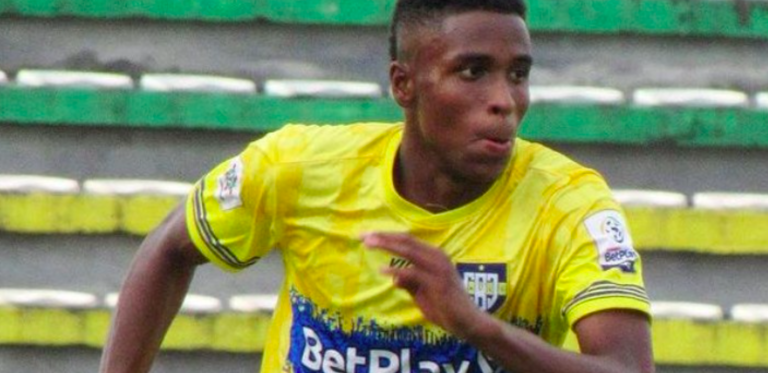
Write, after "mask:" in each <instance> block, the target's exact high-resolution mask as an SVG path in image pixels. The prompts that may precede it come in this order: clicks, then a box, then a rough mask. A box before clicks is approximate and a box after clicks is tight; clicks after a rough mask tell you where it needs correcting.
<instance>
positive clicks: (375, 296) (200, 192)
mask: <svg viewBox="0 0 768 373" xmlns="http://www.w3.org/2000/svg"><path fill="white" fill-rule="evenodd" d="M402 128H403V127H402V124H381V123H361V124H353V125H344V126H303V125H289V126H286V127H284V128H283V129H281V130H278V131H275V132H273V133H270V134H268V135H266V136H265V137H263V138H261V139H259V140H257V141H255V142H253V143H252V144H250V145H249V146H248V147H247V148H246V149H245V150H244V151H243V152H242V153H241V154H239V155H238V156H236V157H234V158H232V159H230V160H227V161H226V162H224V163H222V164H221V165H219V166H218V167H216V168H214V169H213V170H212V171H211V172H210V173H209V174H207V175H206V176H205V177H204V178H202V179H201V180H200V181H199V182H198V183H197V185H196V187H195V189H194V191H193V193H192V194H191V195H190V197H189V199H188V203H187V225H188V231H189V233H190V236H191V237H192V240H193V242H194V244H195V245H196V246H197V248H198V249H199V250H200V251H201V252H202V253H203V254H204V255H205V256H206V257H207V258H208V259H209V260H210V261H211V262H213V263H215V264H217V265H218V266H220V267H222V268H224V269H226V270H230V271H237V270H240V269H243V268H245V267H247V266H249V265H251V264H253V263H255V262H257V261H258V260H259V258H261V257H263V256H264V255H266V254H267V253H268V252H269V251H270V250H279V251H280V253H281V255H282V257H283V261H284V265H285V278H284V281H283V283H282V287H281V290H280V294H279V301H278V305H277V308H276V310H275V313H274V315H273V322H272V324H271V326H270V331H269V335H268V340H267V343H266V347H265V352H264V357H263V360H262V370H261V371H262V372H279V371H283V372H358V373H359V372H398V373H399V372H451V371H453V372H460V371H461V372H493V371H496V370H495V367H494V363H493V362H492V361H490V360H489V359H487V358H486V357H485V356H484V355H483V354H482V353H478V351H477V350H476V349H475V348H474V347H472V346H470V345H468V344H466V343H465V342H463V341H461V340H458V339H456V338H454V337H452V336H450V335H447V333H445V332H443V331H441V330H440V329H439V328H438V327H436V326H434V325H432V324H430V323H429V322H427V321H426V320H425V319H424V317H423V315H422V314H421V312H420V311H419V309H418V308H417V306H416V305H415V304H414V303H413V301H412V299H411V298H410V296H409V295H408V294H407V293H406V292H405V291H404V290H401V289H397V288H395V287H394V286H393V283H392V280H391V278H389V277H387V276H385V275H383V274H382V273H381V268H383V267H386V266H407V265H409V263H407V262H406V261H405V260H403V259H402V258H398V257H394V256H392V255H390V254H388V253H386V252H383V251H380V250H369V249H367V248H365V247H364V246H363V245H362V243H361V241H360V236H361V234H363V233H365V232H371V231H388V232H407V233H409V234H411V235H413V236H415V237H416V238H418V239H420V240H422V241H424V242H427V243H429V244H431V245H434V246H436V247H439V248H441V249H442V250H444V252H445V253H446V254H447V255H448V256H449V257H450V258H451V260H452V261H453V262H454V263H455V266H456V270H457V272H458V274H459V276H460V277H461V279H462V281H463V283H464V286H465V288H466V290H467V292H468V296H469V297H470V298H471V299H473V300H474V302H475V304H476V305H477V306H478V307H480V308H481V309H483V310H485V311H486V312H489V313H491V314H493V315H494V316H495V317H497V318H499V319H501V320H503V321H505V322H507V323H509V324H511V325H514V326H516V327H520V328H524V329H526V330H528V331H530V332H531V333H535V334H537V335H538V336H540V337H541V338H542V339H544V340H545V341H547V342H548V343H550V344H552V345H561V344H562V343H563V341H564V338H565V335H566V333H567V332H568V330H569V328H570V327H571V326H572V325H573V324H574V323H575V322H576V321H578V320H579V319H580V318H582V317H584V316H586V315H588V314H591V313H594V312H598V311H601V310H607V309H630V310H637V311H640V312H644V313H646V314H647V313H648V312H649V303H648V299H647V296H646V292H645V290H644V286H643V281H642V266H641V261H640V258H639V256H638V255H637V253H636V251H635V250H634V249H633V245H632V238H631V236H630V234H629V232H628V230H627V226H626V222H625V220H624V217H623V213H622V212H621V209H620V207H619V206H618V204H617V203H616V202H615V201H614V199H613V198H612V197H611V193H610V190H609V189H608V187H607V186H606V183H605V182H604V180H603V179H602V177H601V176H600V175H599V174H598V173H596V172H595V171H593V170H590V169H588V168H585V167H582V166H580V165H578V164H577V163H575V162H573V161H571V160H569V159H568V158H567V157H565V156H563V155H561V154H558V153H557V152H555V151H552V150H550V149H548V148H546V147H544V146H542V145H538V144H535V143H530V142H527V141H525V140H522V139H516V141H515V150H514V154H513V156H512V158H511V161H510V164H509V166H508V167H507V168H506V170H505V171H504V172H503V173H502V175H501V176H500V177H499V179H498V180H497V181H496V182H495V183H494V184H493V186H492V187H491V188H490V189H489V190H488V191H487V192H485V194H483V195H482V196H481V197H479V198H477V199H476V200H474V201H472V202H470V203H469V204H466V205H464V206H461V207H459V208H456V209H454V210H450V211H447V212H443V213H431V212H429V211H426V210H424V209H422V208H420V207H418V206H416V205H414V204H412V203H410V202H409V201H407V200H405V199H404V198H402V197H401V196H400V195H399V194H398V193H397V191H396V190H395V188H394V184H393V177H392V170H393V167H394V161H395V155H396V152H397V149H398V146H399V144H400V139H401V136H402ZM445 302H450V299H446V300H445Z"/></svg>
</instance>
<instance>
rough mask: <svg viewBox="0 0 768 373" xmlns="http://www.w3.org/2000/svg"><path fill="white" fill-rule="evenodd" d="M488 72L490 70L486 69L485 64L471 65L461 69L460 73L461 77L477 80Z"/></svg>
mask: <svg viewBox="0 0 768 373" xmlns="http://www.w3.org/2000/svg"><path fill="white" fill-rule="evenodd" d="M487 72H488V69H486V68H485V67H484V66H481V65H471V66H466V67H464V68H463V69H461V70H460V71H459V75H461V77H462V78H464V79H468V80H477V79H480V78H482V77H483V76H484V75H485V74H486V73H487Z"/></svg>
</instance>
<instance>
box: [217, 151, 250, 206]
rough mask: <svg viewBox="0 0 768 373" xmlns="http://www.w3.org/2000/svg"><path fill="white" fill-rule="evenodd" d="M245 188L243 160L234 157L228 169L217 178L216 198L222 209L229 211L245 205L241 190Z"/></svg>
mask: <svg viewBox="0 0 768 373" xmlns="http://www.w3.org/2000/svg"><path fill="white" fill-rule="evenodd" d="M242 189H243V161H242V160H241V159H240V157H237V158H235V159H233V160H232V161H231V162H230V164H229V168H228V169H227V171H226V172H225V173H223V174H221V175H220V176H219V177H218V179H216V192H215V196H216V200H217V201H219V205H220V206H221V209H222V211H228V210H232V209H235V208H237V207H240V206H242V205H243V200H242V198H241V197H240V192H241V190H242Z"/></svg>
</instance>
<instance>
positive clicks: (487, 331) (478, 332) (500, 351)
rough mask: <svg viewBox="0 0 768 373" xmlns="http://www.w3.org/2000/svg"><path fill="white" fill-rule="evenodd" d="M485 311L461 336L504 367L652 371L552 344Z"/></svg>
mask: <svg viewBox="0 0 768 373" xmlns="http://www.w3.org/2000/svg"><path fill="white" fill-rule="evenodd" d="M481 313H482V314H483V316H482V317H478V318H477V323H476V324H475V326H473V327H468V328H466V329H465V330H466V333H465V335H463V336H462V337H463V338H465V339H466V340H467V341H468V342H469V343H470V344H472V345H474V346H475V347H477V348H478V349H479V350H480V351H482V352H483V353H484V354H485V356H487V357H489V358H490V359H491V360H493V361H495V362H496V363H497V364H499V366H501V367H503V368H504V370H505V371H508V372H517V373H528V372H531V373H533V372H535V373H649V372H652V367H651V369H650V370H642V369H639V368H638V367H631V366H627V365H626V364H623V363H622V362H621V361H619V360H618V359H612V358H610V357H607V356H594V355H587V354H578V353H574V352H570V351H566V350H562V349H559V348H556V347H553V346H551V345H549V344H547V343H546V342H544V341H543V340H542V339H540V338H539V337H538V336H536V335H534V334H531V333H530V332H527V331H525V330H523V329H520V328H516V327H514V326H511V325H508V324H505V323H503V322H502V321H500V320H498V319H496V318H494V317H491V316H490V315H488V314H485V313H483V312H481Z"/></svg>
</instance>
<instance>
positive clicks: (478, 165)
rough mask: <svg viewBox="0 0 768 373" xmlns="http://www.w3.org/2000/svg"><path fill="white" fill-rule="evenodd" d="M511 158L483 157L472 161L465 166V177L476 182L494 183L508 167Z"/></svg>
mask: <svg viewBox="0 0 768 373" xmlns="http://www.w3.org/2000/svg"><path fill="white" fill-rule="evenodd" d="M508 162H509V158H503V159H483V160H481V161H474V162H471V163H470V164H469V165H468V167H466V168H465V172H464V178H465V179H467V181H468V182H471V183H476V184H492V183H493V182H495V181H496V180H497V179H498V178H499V177H500V176H501V174H502V173H503V172H504V170H505V169H506V168H507V164H508Z"/></svg>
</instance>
